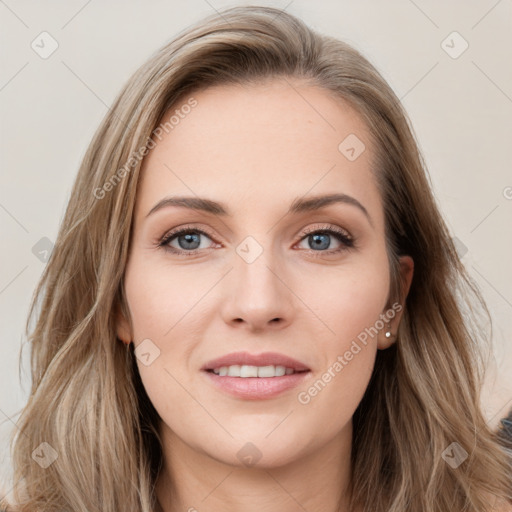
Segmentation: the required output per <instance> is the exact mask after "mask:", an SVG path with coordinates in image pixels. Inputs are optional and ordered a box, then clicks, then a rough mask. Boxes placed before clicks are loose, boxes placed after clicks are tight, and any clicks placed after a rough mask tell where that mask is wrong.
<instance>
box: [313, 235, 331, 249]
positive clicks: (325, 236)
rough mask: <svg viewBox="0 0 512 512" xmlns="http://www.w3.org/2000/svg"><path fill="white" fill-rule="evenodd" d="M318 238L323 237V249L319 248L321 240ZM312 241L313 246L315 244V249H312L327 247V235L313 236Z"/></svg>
mask: <svg viewBox="0 0 512 512" xmlns="http://www.w3.org/2000/svg"><path fill="white" fill-rule="evenodd" d="M320 237H324V241H325V242H326V243H324V244H323V247H320V246H321V245H322V240H321V239H320ZM313 239H314V244H315V247H312V248H313V249H318V248H321V249H327V247H328V246H329V235H327V234H316V235H313Z"/></svg>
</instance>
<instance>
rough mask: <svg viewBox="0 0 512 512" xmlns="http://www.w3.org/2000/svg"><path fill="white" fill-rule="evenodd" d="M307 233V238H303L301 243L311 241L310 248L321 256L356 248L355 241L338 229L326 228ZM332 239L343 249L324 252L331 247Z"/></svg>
mask: <svg viewBox="0 0 512 512" xmlns="http://www.w3.org/2000/svg"><path fill="white" fill-rule="evenodd" d="M306 233H307V234H306V236H304V237H302V239H301V242H302V241H304V240H309V243H308V245H309V247H310V248H311V250H312V251H313V252H314V253H320V254H319V255H325V254H335V253H338V252H341V251H344V250H347V249H349V248H352V247H354V239H353V238H352V237H351V236H350V235H349V234H348V233H346V232H344V231H341V230H338V229H333V228H325V229H317V230H314V231H306ZM332 237H334V238H335V239H336V240H337V241H338V242H339V243H340V244H341V247H339V248H338V249H331V250H323V249H327V248H328V247H329V245H330V243H331V238H332ZM315 256H316V254H315Z"/></svg>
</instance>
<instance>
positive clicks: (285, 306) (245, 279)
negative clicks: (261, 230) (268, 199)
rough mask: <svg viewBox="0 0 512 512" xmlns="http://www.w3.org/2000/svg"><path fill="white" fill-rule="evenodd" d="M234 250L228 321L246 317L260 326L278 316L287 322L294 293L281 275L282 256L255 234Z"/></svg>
mask: <svg viewBox="0 0 512 512" xmlns="http://www.w3.org/2000/svg"><path fill="white" fill-rule="evenodd" d="M268 239H269V240H270V239H271V237H270V236H269V237H268ZM235 251H236V254H235V258H234V265H233V266H234V268H233V270H232V272H230V274H231V284H230V290H229V294H230V298H229V299H228V301H227V304H229V306H228V310H227V315H228V318H227V320H229V319H231V320H232V319H235V318H236V319H243V320H245V321H246V322H248V323H251V324H254V326H256V324H257V325H259V326H260V327H261V326H263V325H265V324H266V323H268V322H270V321H272V320H274V319H276V318H279V319H280V320H281V322H282V321H283V320H286V321H288V320H289V319H290V315H291V300H290V299H291V297H289V295H291V293H290V291H289V290H288V288H287V286H286V285H285V282H286V277H285V276H284V275H282V274H283V270H282V265H280V261H281V260H280V255H279V254H277V253H276V251H273V249H272V247H271V246H269V245H267V246H266V247H264V246H263V244H261V243H260V242H259V241H258V240H256V238H254V237H252V236H248V237H246V239H244V240H243V241H242V242H241V243H240V244H239V245H238V246H237V247H236V249H235ZM238 321H239V320H238Z"/></svg>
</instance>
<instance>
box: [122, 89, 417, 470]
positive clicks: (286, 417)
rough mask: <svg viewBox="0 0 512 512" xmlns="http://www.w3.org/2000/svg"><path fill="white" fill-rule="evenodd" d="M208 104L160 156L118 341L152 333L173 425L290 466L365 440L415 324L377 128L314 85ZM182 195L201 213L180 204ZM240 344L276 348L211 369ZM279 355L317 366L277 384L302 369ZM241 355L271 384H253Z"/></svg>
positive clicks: (146, 344)
mask: <svg viewBox="0 0 512 512" xmlns="http://www.w3.org/2000/svg"><path fill="white" fill-rule="evenodd" d="M289 83H293V84H294V85H293V88H292V87H291V86H290V85H289ZM193 98H194V99H195V101H196V102H197V103H195V102H193V100H191V101H190V103H189V104H190V105H192V104H193V105H195V106H194V107H193V108H181V107H182V105H186V104H187V99H185V100H184V101H183V102H182V103H181V104H179V105H176V106H175V107H173V111H172V112H169V113H168V114H166V116H165V117H164V121H163V122H164V123H165V122H166V121H168V119H169V118H170V117H171V115H173V114H174V115H175V116H177V117H175V118H174V121H173V122H172V129H170V130H169V129H168V130H167V133H166V130H160V131H158V135H159V136H158V137H155V141H156V143H157V144H156V146H155V147H154V148H153V149H152V150H151V151H150V152H149V153H148V155H147V156H146V158H145V160H144V165H143V169H142V180H141V182H140V184H139V189H138V192H137V202H136V211H135V219H134V232H133V239H132V244H131V249H130V255H129V261H128V265H127V269H126V275H125V289H126V295H127V301H128V306H129V310H130V314H131V318H132V326H133V331H130V329H129V327H128V323H127V322H126V321H125V320H124V319H122V318H121V319H120V320H119V323H118V336H119V337H120V338H121V339H122V340H123V341H125V342H129V341H130V340H132V341H133V342H134V344H135V347H136V354H137V364H138V368H139V371H140V375H141V378H142V382H143V384H144V387H145V389H146V391H147V394H148V396H149V398H150V399H151V401H152V403H153V405H154V407H155V408H156V410H157V411H158V413H159V415H160V417H161V419H162V427H163V429H164V432H167V433H168V434H171V435H172V436H174V438H176V439H179V440H180V441H181V442H183V443H185V445H187V446H188V447H190V448H192V449H193V450H195V451H196V452H200V453H203V454H207V455H209V456H211V457H212V458H214V459H216V460H219V461H223V462H226V463H229V464H237V465H240V464H242V463H246V462H247V460H249V459H244V456H246V455H249V456H252V459H251V460H252V463H253V464H255V463H257V464H259V465H263V466H265V465H268V466H271V465H277V464H285V463H287V462H291V461H293V460H294V459H296V458H298V457H301V456H306V455H308V454H310V453H312V452H314V451H315V450H319V449H320V448H322V447H325V446H326V445H327V443H331V442H332V441H334V440H336V439H339V438H340V436H345V437H346V436H348V435H350V434H351V418H352V415H353V413H354V411H355V409H356V408H357V406H358V404H359V402H360V400H361V398H362V396H363V394H364V391H365V389H366V387H367V385H368V382H369V379H370V376H371V373H372V369H373V365H374V359H375V355H376V350H377V349H378V348H380V349H384V348H386V347H387V346H389V344H390V342H391V341H388V339H387V338H386V337H385V332H386V330H388V329H387V327H388V325H387V322H383V321H382V318H383V317H382V315H386V316H385V317H384V320H386V319H391V318H393V319H392V320H390V322H391V331H392V332H393V333H395V332H396V326H397V324H398V320H399V317H400V313H399V311H398V309H399V308H397V307H396V305H395V308H391V304H389V303H388V294H389V291H390V290H389V286H390V280H389V266H388V259H387V254H386V246H385V237H384V214H383V205H382V200H381V197H380V195H379V191H378V189H377V186H376V183H375V180H374V177H373V175H372V173H371V168H370V161H371V157H372V154H373V149H372V148H371V143H370V138H369V133H368V130H367V128H366V126H365V125H364V123H363V122H362V120H361V118H360V117H359V115H358V114H357V113H356V112H355V111H354V110H353V109H352V108H350V107H349V106H348V104H346V103H344V102H342V101H340V100H335V99H333V98H332V97H331V96H330V95H329V94H328V93H326V92H325V91H324V90H322V89H319V88H315V87H311V86H305V85H301V84H300V83H298V82H286V81H282V80H272V81H267V82H265V83H261V84H259V85H250V86H249V85H248V86H243V87H242V86H217V87H213V88H209V89H207V90H205V91H202V92H199V93H197V94H194V95H193ZM176 109H177V110H178V113H176ZM178 118H179V121H178V122H176V119H178ZM169 126H170V125H168V127H169ZM159 138H160V139H161V140H159ZM334 194H337V195H339V198H341V199H340V200H339V201H335V202H325V203H324V202H323V201H322V200H319V201H317V202H316V203H315V202H314V201H311V200H312V199H313V198H320V197H323V196H332V195H334ZM182 196H186V197H187V198H189V202H190V204H192V205H195V206H197V208H190V207H186V206H185V202H183V201H182V202H181V205H180V204H179V203H178V204H171V203H170V202H168V203H162V200H164V199H169V198H177V197H182ZM203 200H207V201H208V203H207V206H209V208H208V211H206V210H204V209H201V208H199V206H201V205H202V204H203V203H202V201H203ZM213 203H215V205H214V204H213ZM156 205H159V206H156ZM301 205H302V206H301ZM212 206H213V207H212ZM182 228H185V229H186V232H185V233H182V234H181V235H177V236H172V235H173V234H174V232H175V231H176V230H178V229H182ZM328 230H329V231H328ZM330 230H332V232H331V231H330ZM199 231H200V232H199ZM204 233H205V234H204ZM162 241H163V242H162ZM160 244H161V245H160ZM404 263H405V266H407V263H408V260H407V258H405V259H404ZM409 270H411V269H410V267H409ZM410 275H411V273H410V272H409V274H408V279H409V280H410ZM406 277H407V276H406ZM383 326H384V327H383ZM376 331H378V334H376ZM392 339H393V338H391V340H392ZM240 352H244V353H246V354H249V355H254V356H258V355H260V354H263V353H269V352H271V353H273V354H274V355H272V354H271V355H270V357H269V358H267V359H265V358H263V359H260V360H254V361H251V360H244V359H242V358H240V355H239V354H238V355H237V354H235V355H234V356H233V359H232V360H231V361H227V362H225V363H214V364H213V365H209V364H208V363H209V362H210V361H212V360H214V359H217V358H220V357H223V356H226V355H230V354H234V353H240ZM276 354H278V355H280V356H283V357H288V358H293V359H294V360H295V361H296V362H298V363H301V364H302V365H303V369H304V368H307V369H308V371H306V372H302V373H298V370H299V369H300V368H298V366H297V367H295V373H293V374H291V375H288V374H289V373H290V370H288V371H286V370H284V373H285V375H284V376H279V372H281V373H282V372H283V370H280V369H278V370H277V375H278V376H274V377H271V376H268V377H265V375H271V374H272V375H273V373H265V372H266V371H268V372H272V371H273V369H272V368H263V369H262V367H268V366H275V365H277V366H285V367H286V368H291V369H293V367H294V365H293V363H292V362H285V361H280V360H279V359H277V356H276ZM237 362H238V363H241V364H243V363H249V364H248V365H247V366H248V368H242V371H243V372H245V371H247V372H248V373H244V375H262V377H256V376H252V377H242V376H240V377H237V376H236V375H237V374H236V371H237V368H236V363H237ZM228 363H229V364H228ZM250 363H255V364H250ZM272 363H275V365H273V364H272ZM280 363H281V364H280ZM214 366H216V367H217V368H216V369H215V371H217V372H220V374H219V375H217V374H216V373H214V372H213V371H207V370H205V369H204V368H205V367H206V368H208V369H210V370H213V369H214V368H212V367H214ZM221 366H229V367H230V369H229V370H228V372H229V375H227V376H224V375H222V374H223V373H224V372H225V371H226V370H219V367H221ZM254 366H256V367H257V368H256V369H254ZM254 372H259V373H254ZM247 443H251V444H250V445H249V444H247ZM244 461H245V462H244Z"/></svg>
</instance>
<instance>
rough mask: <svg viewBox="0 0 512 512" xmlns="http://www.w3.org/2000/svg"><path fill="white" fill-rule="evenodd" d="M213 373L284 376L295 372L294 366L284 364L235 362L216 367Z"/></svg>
mask: <svg viewBox="0 0 512 512" xmlns="http://www.w3.org/2000/svg"><path fill="white" fill-rule="evenodd" d="M213 373H215V374H217V375H219V376H220V377H225V376H228V377H242V378H246V377H282V376H283V375H291V374H292V373H295V371H294V370H293V369H292V368H286V367H284V366H272V365H271V366H249V365H238V364H234V365H231V366H221V367H220V368H215V369H214V370H213Z"/></svg>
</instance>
